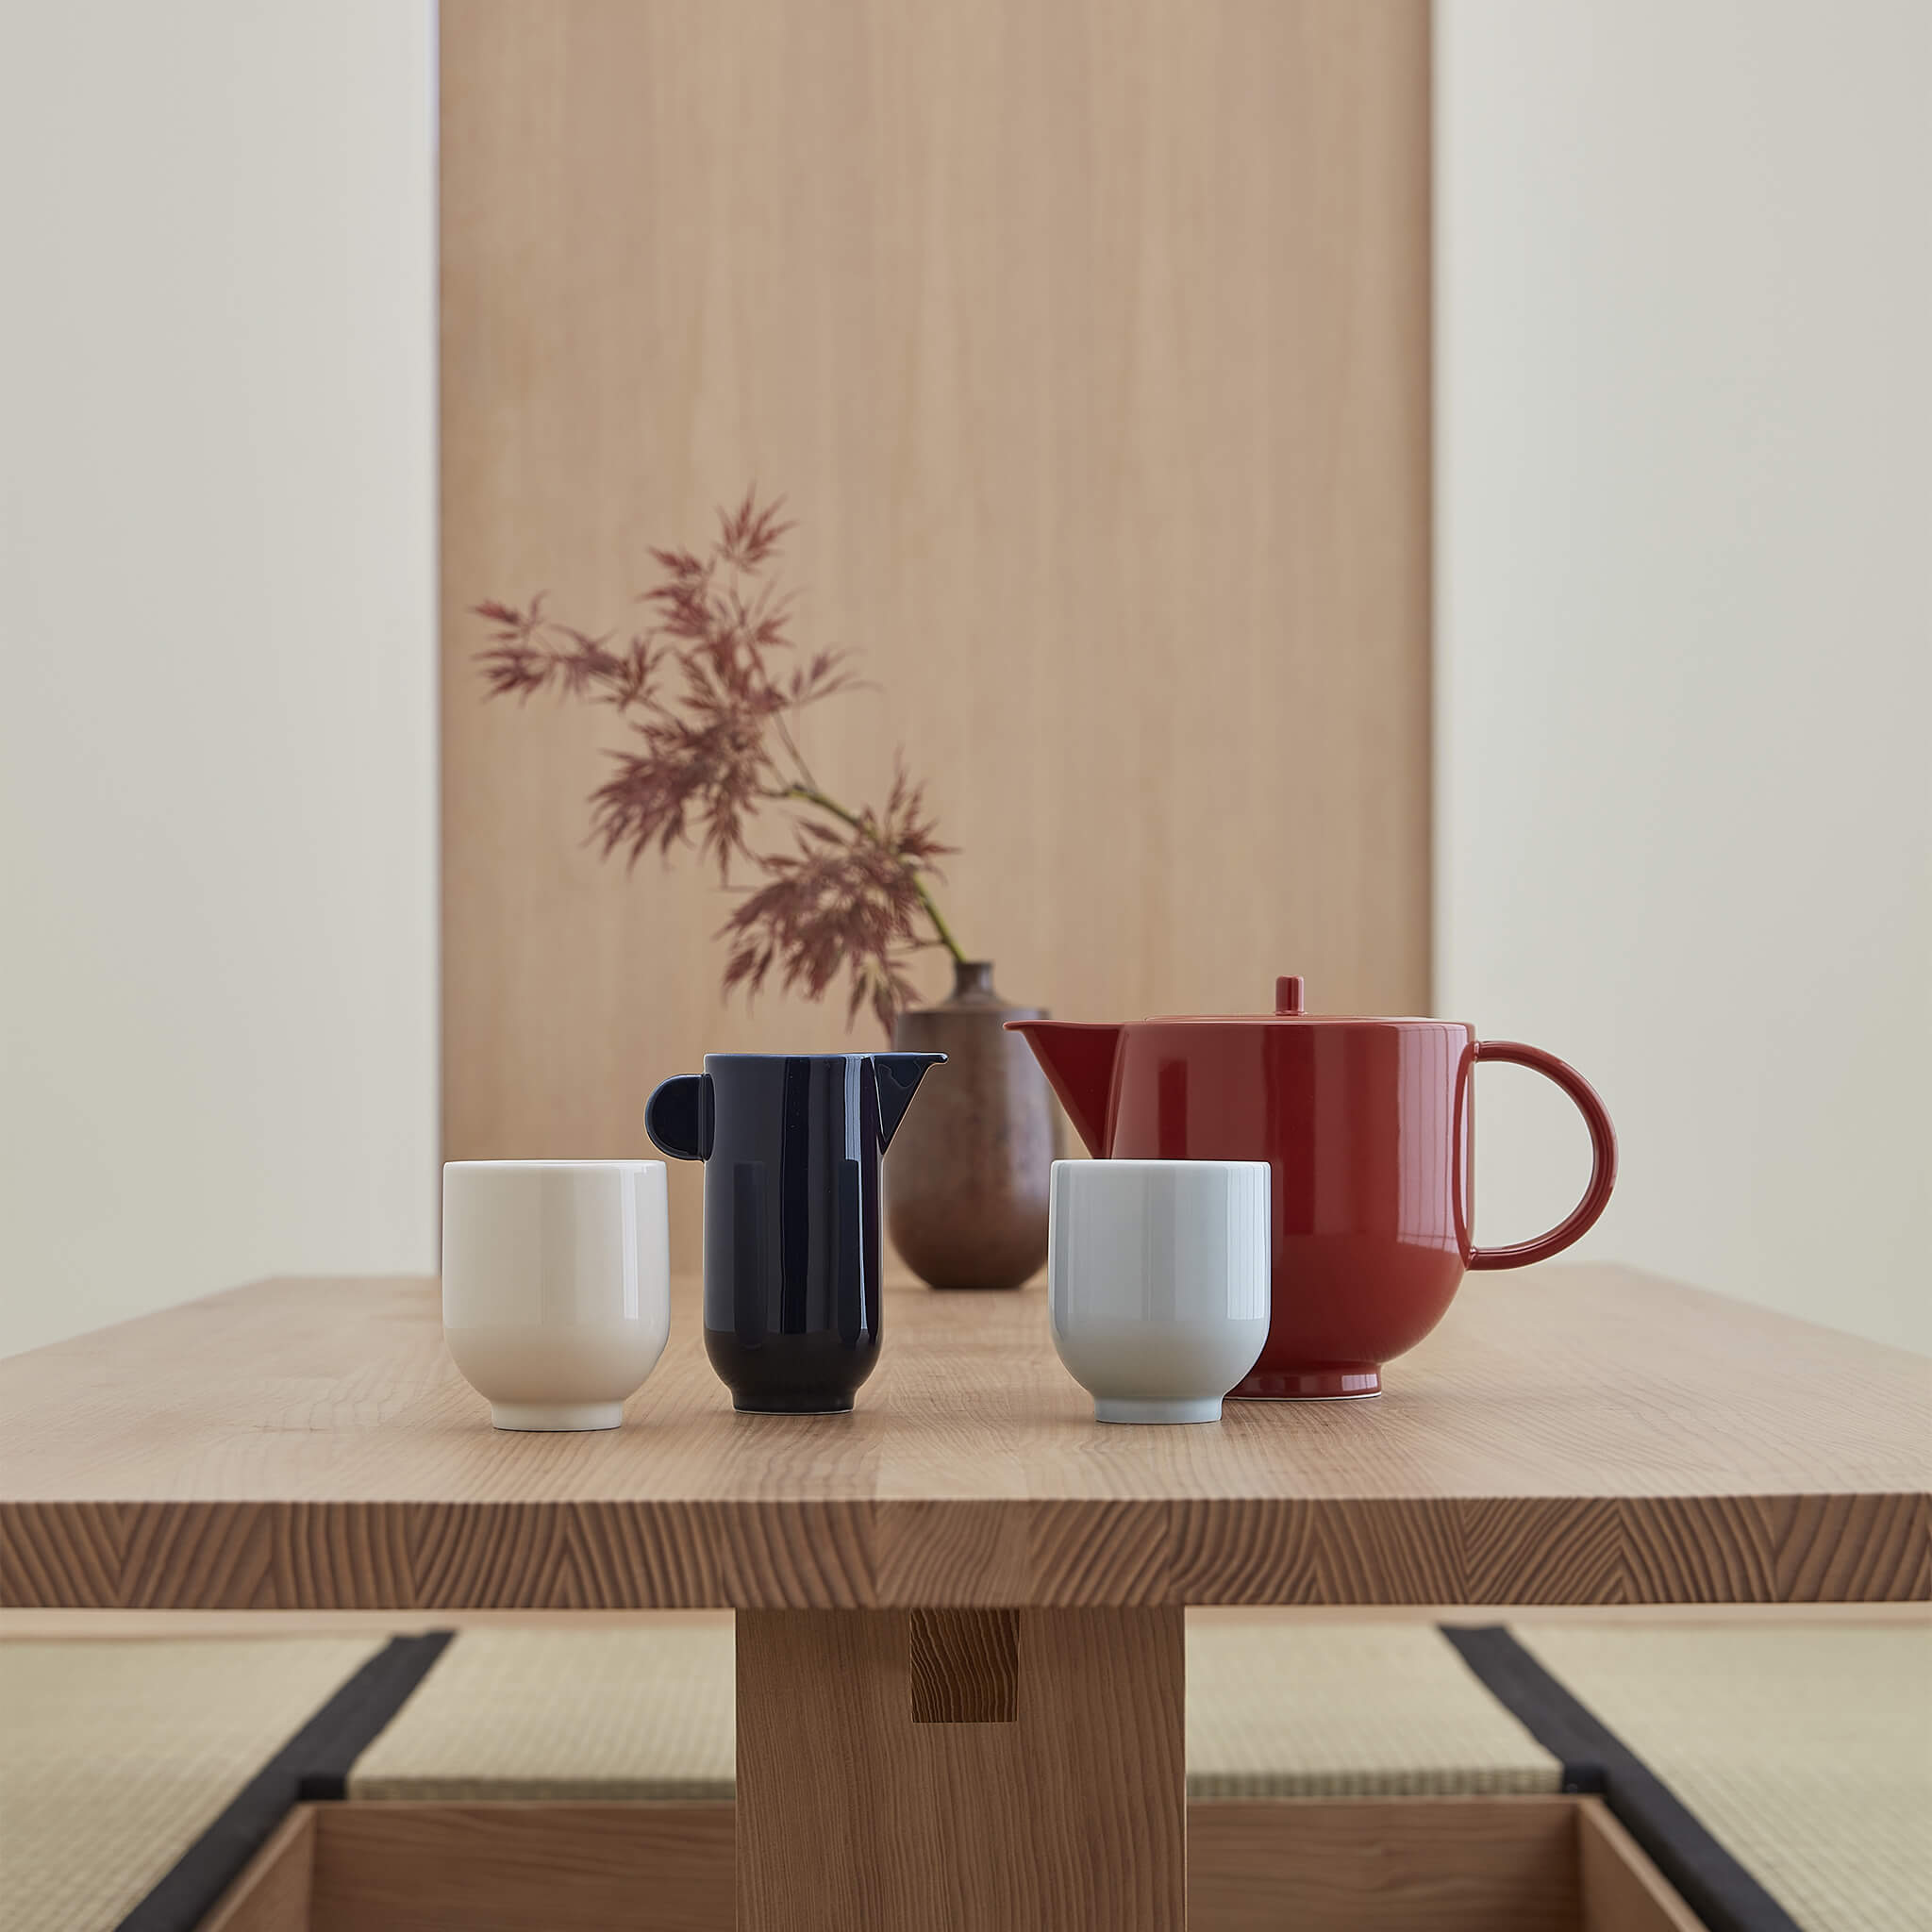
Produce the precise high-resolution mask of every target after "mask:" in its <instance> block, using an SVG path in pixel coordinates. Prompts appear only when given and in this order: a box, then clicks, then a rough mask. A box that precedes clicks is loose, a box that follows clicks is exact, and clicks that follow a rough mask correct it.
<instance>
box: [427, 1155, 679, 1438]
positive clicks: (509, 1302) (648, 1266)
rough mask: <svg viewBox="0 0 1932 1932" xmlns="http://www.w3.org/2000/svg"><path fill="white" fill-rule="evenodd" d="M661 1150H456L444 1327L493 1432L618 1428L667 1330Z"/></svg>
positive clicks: (445, 1202) (445, 1222)
mask: <svg viewBox="0 0 1932 1932" xmlns="http://www.w3.org/2000/svg"><path fill="white" fill-rule="evenodd" d="M664 1173H665V1170H664V1163H663V1162H662V1161H661V1160H452V1161H449V1162H447V1163H446V1164H445V1165H444V1167H443V1170H442V1332H443V1335H444V1338H445V1339H446V1340H447V1341H448V1342H449V1352H450V1354H451V1356H452V1357H455V1359H456V1365H457V1367H458V1369H460V1370H461V1371H462V1373H463V1377H464V1379H465V1380H466V1381H467V1382H468V1383H469V1384H470V1386H471V1387H472V1388H473V1389H475V1391H476V1392H477V1394H479V1395H481V1396H483V1397H484V1398H485V1400H487V1401H488V1402H489V1404H490V1417H491V1421H492V1422H493V1423H494V1424H496V1426H497V1427H498V1428H499V1429H614V1428H615V1427H616V1426H617V1425H618V1424H619V1423H621V1422H622V1421H623V1420H624V1403H625V1397H626V1396H628V1395H631V1394H633V1393H635V1391H637V1390H639V1389H641V1387H642V1386H643V1382H644V1378H645V1376H647V1375H648V1374H650V1373H651V1371H652V1370H653V1369H654V1368H655V1367H656V1366H657V1364H658V1357H659V1356H660V1355H662V1354H663V1353H664V1343H665V1341H666V1339H667V1338H668V1337H669V1335H670V1333H671V1251H670V1234H669V1216H668V1210H667V1207H666V1197H665V1186H664Z"/></svg>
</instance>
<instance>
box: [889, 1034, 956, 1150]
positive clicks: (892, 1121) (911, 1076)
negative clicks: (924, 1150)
mask: <svg viewBox="0 0 1932 1932" xmlns="http://www.w3.org/2000/svg"><path fill="white" fill-rule="evenodd" d="M945 1063H946V1057H945V1055H944V1054H942V1053H875V1054H874V1055H873V1057H872V1064H873V1071H874V1074H876V1075H877V1078H878V1093H879V1152H880V1153H881V1154H883V1153H884V1152H885V1151H886V1149H887V1148H888V1147H890V1146H891V1144H892V1136H893V1135H894V1134H896V1133H897V1132H898V1131H899V1123H900V1122H901V1121H902V1120H904V1119H905V1118H906V1109H907V1108H908V1107H910V1106H911V1105H912V1096H913V1095H914V1094H915V1093H917V1092H918V1091H919V1083H920V1082H921V1081H922V1080H923V1079H924V1078H925V1076H926V1075H927V1074H929V1073H931V1072H932V1070H933V1069H934V1068H935V1067H942V1066H944V1065H945Z"/></svg>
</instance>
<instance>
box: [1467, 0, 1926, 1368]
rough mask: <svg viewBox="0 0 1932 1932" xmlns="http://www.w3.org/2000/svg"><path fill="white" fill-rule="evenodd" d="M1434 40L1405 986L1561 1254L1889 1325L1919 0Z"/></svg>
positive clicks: (1911, 882)
mask: <svg viewBox="0 0 1932 1932" xmlns="http://www.w3.org/2000/svg"><path fill="white" fill-rule="evenodd" d="M1437 24H1438V36H1437V55H1438V62H1439V65H1438V72H1437V101H1438V128H1437V143H1438V149H1437V151H1438V164H1439V172H1438V196H1439V200H1438V210H1439V227H1438V244H1437V245H1438V270H1439V294H1438V300H1439V310H1438V357H1439V360H1438V385H1439V387H1438V395H1439V411H1440V417H1439V421H1440V452H1439V466H1440V467H1439V475H1438V503H1439V517H1440V529H1439V585H1438V608H1439V652H1440V658H1439V697H1438V704H1439V733H1440V735H1439V769H1438V832H1437V837H1438V866H1437V885H1438V902H1439V927H1438V940H1437V943H1438V973H1437V990H1438V1005H1439V1008H1440V1009H1441V1010H1442V1011H1445V1012H1453V1013H1455V1014H1456V1015H1457V1016H1458V1017H1463V1018H1468V1019H1472V1020H1474V1021H1475V1022H1476V1023H1477V1024H1478V1025H1479V1026H1480V1027H1481V1028H1482V1030H1484V1031H1485V1032H1488V1033H1492V1034H1500V1035H1506V1036H1513V1037H1516V1038H1523V1039H1529V1040H1533V1041H1537V1042H1539V1043H1541V1044H1543V1045H1546V1046H1548V1047H1550V1048H1552V1049H1553V1050H1554V1051H1556V1052H1558V1053H1561V1054H1563V1055H1565V1056H1566V1057H1568V1058H1572V1059H1574V1061H1575V1062H1576V1064H1577V1065H1578V1066H1580V1067H1581V1068H1582V1069H1583V1070H1584V1071H1585V1072H1586V1073H1588V1074H1591V1076H1592V1077H1593V1078H1594V1079H1595V1080H1596V1081H1597V1082H1598V1083H1599V1084H1600V1086H1601V1088H1602V1091H1603V1092H1604V1094H1605V1097H1606V1099H1607V1102H1608V1104H1609V1107H1610V1110H1611V1112H1612V1114H1613V1115H1614V1116H1615V1118H1616V1120H1617V1123H1618V1125H1619V1128H1620V1129H1621V1135H1622V1141H1623V1155H1624V1178H1623V1182H1622V1185H1621V1187H1620V1189H1619V1191H1618V1195H1617V1198H1616V1200H1615V1202H1614V1203H1613V1204H1612V1206H1611V1208H1610V1209H1609V1212H1608V1213H1607V1215H1606V1216H1605V1218H1604V1220H1603V1222H1602V1223H1601V1224H1599V1227H1598V1230H1597V1232H1596V1234H1595V1235H1594V1236H1593V1237H1592V1238H1591V1240H1590V1241H1589V1242H1588V1243H1587V1245H1586V1246H1585V1247H1584V1248H1582V1249H1580V1250H1578V1252H1579V1253H1582V1254H1590V1255H1595V1256H1601V1257H1621V1258H1624V1259H1628V1260H1632V1261H1636V1262H1641V1263H1642V1264H1644V1265H1646V1266H1649V1267H1652V1268H1655V1269H1657V1270H1660V1271H1664V1272H1667V1273H1670V1274H1675V1275H1679V1276H1682V1277H1683V1278H1685V1279H1688V1280H1691V1281H1696V1282H1701V1283H1704V1284H1705V1285H1707V1286H1708V1287H1712V1288H1716V1289H1721V1290H1723V1291H1726V1292H1728V1293H1731V1294H1736V1295H1741V1296H1747V1297H1749V1298H1751V1299H1754V1300H1757V1301H1761V1302H1763V1303H1766V1304H1767V1305H1769V1306H1772V1307H1779V1308H1784V1309H1788V1310H1790V1311H1793V1312H1796V1313H1800V1314H1804V1315H1807V1316H1809V1317H1811V1318H1813V1319H1815V1320H1817V1321H1820V1322H1824V1323H1829V1324H1835V1325H1838V1326H1841V1327H1844V1328H1849V1329H1856V1330H1858V1331H1861V1332H1863V1333H1865V1334H1868V1335H1873V1336H1876V1337H1880V1338H1882V1339H1886V1340H1890V1341H1901V1342H1906V1343H1909V1344H1911V1345H1914V1346H1917V1347H1921V1348H1928V1347H1932V1199H1928V1189H1927V1174H1928V1171H1932V1112H1928V1101H1932V912H1928V895H1932V888H1928V878H1932V804H1928V801H1932V780H1928V777H1927V770H1928V756H1927V749H1926V740H1927V727H1928V721H1932V488H1928V480H1927V479H1928V477H1932V217H1928V213H1927V208H1928V194H1932V115H1928V114H1927V112H1926V106H1925V103H1926V100H1927V97H1928V93H1932V7H1928V6H1927V5H1926V4H1925V0H1840V4H1838V5H1833V6H1825V5H1821V4H1819V0H1696V4H1694V5H1687V4H1685V0H1615V4H1612V0H1439V6H1438V8H1437ZM1482 1083H1483V1108H1484V1114H1483V1121H1482V1133H1481V1140H1482V1153H1481V1158H1480V1160H1479V1163H1478V1170H1479V1176H1480V1184H1479V1195H1480V1216H1479V1219H1480V1233H1481V1235H1482V1237H1483V1238H1484V1239H1490V1240H1494V1239H1501V1238H1508V1237H1515V1236H1519V1235H1522V1234H1524V1233H1527V1232H1528V1231H1530V1230H1531V1229H1532V1228H1533V1227H1535V1226H1538V1225H1541V1224H1544V1223H1547V1222H1548V1221H1550V1220H1553V1219H1554V1218H1555V1216H1556V1213H1557V1210H1558V1209H1559V1208H1560V1207H1561V1206H1563V1205H1565V1204H1566V1203H1567V1201H1568V1199H1569V1198H1570V1197H1571V1196H1573V1195H1574V1191H1576V1189H1577V1187H1578V1185H1579V1183H1580V1176H1581V1174H1582V1171H1583V1165H1584V1159H1585V1156H1584V1152H1583V1139H1582V1132H1581V1129H1580V1127H1577V1126H1574V1125H1573V1124H1570V1123H1569V1122H1567V1121H1566V1120H1565V1119H1564V1118H1563V1116H1564V1112H1565V1107H1564V1103H1563V1102H1562V1101H1560V1100H1559V1099H1557V1098H1555V1097H1554V1096H1552V1097H1551V1098H1549V1099H1548V1100H1547V1101H1545V1100H1544V1099H1543V1098H1542V1097H1541V1094H1540V1093H1538V1092H1536V1091H1531V1090H1532V1089H1533V1088H1534V1087H1535V1086H1536V1085H1537V1084H1538V1083H1536V1082H1535V1080H1534V1076H1532V1075H1528V1074H1509V1073H1507V1072H1486V1073H1485V1074H1483V1076H1482Z"/></svg>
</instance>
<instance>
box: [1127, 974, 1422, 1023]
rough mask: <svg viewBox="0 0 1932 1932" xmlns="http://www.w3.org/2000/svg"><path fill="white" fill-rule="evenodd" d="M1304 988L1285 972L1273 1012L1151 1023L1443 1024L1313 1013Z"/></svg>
mask: <svg viewBox="0 0 1932 1932" xmlns="http://www.w3.org/2000/svg"><path fill="white" fill-rule="evenodd" d="M1303 995H1304V989H1303V981H1302V976H1301V974H1299V973H1284V974H1280V975H1279V976H1278V977H1277V978H1276V980H1275V982H1274V1011H1273V1012H1272V1013H1169V1014H1165V1015H1163V1016H1162V1017H1161V1018H1160V1019H1158V1020H1156V1021H1154V1022H1152V1023H1151V1024H1154V1025H1157V1026H1176V1025H1186V1024H1189V1023H1190V1022H1198V1023H1201V1024H1207V1025H1212V1026H1266V1025H1267V1024H1270V1022H1272V1021H1275V1020H1295V1021H1300V1022H1302V1023H1303V1024H1308V1025H1316V1026H1319V1025H1323V1024H1334V1025H1341V1026H1350V1025H1363V1024H1370V1025H1378V1026H1405V1025H1423V1024H1441V1023H1440V1022H1428V1021H1414V1020H1395V1019H1388V1018H1376V1019H1373V1020H1368V1019H1364V1018H1359V1017H1357V1018H1351V1017H1350V1016H1348V1015H1346V1014H1341V1013H1310V1012H1309V1011H1308V1010H1307V1007H1306V1006H1305V1004H1304V996H1303Z"/></svg>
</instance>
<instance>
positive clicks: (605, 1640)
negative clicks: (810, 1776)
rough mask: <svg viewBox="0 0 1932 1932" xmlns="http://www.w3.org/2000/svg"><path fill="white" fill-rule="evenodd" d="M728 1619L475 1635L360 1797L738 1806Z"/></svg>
mask: <svg viewBox="0 0 1932 1932" xmlns="http://www.w3.org/2000/svg"><path fill="white" fill-rule="evenodd" d="M734 1668H735V1667H734V1663H733V1655H732V1631H731V1625H730V1624H712V1625H706V1624H675V1625H670V1626H660V1627H658V1628H649V1627H646V1628H641V1629H636V1630H581V1631H579V1630H558V1629H543V1630H468V1631H465V1632H464V1633H463V1634H462V1635H461V1636H460V1637H458V1639H457V1641H455V1642H454V1643H453V1644H452V1645H451V1646H450V1648H449V1649H448V1651H447V1652H445V1653H444V1655H443V1657H442V1659H441V1662H440V1663H439V1664H438V1665H437V1667H436V1669H435V1670H434V1671H432V1672H431V1673H430V1674H429V1676H428V1679H427V1680H426V1681H425V1683H424V1684H423V1685H422V1686H421V1688H420V1689H419V1690H418V1691H416V1693H415V1695H414V1696H412V1697H411V1698H410V1699H409V1701H408V1704H406V1705H405V1706H404V1707H403V1708H402V1710H401V1711H400V1712H399V1713H398V1714H397V1716H396V1717H395V1719H394V1720H393V1721H392V1722H391V1724H390V1726H389V1728H388V1729H387V1730H385V1731H384V1732H383V1734H382V1735H381V1736H380V1737H379V1738H377V1739H376V1740H375V1743H374V1744H372V1745H371V1746H370V1747H369V1749H368V1750H367V1751H365V1752H364V1753H363V1754H362V1756H361V1757H360V1758H358V1760H357V1763H356V1767H355V1769H354V1771H352V1772H351V1773H350V1774H349V1795H350V1797H352V1798H440V1799H444V1800H457V1799H491V1798H577V1799H599V1798H606V1799H619V1798H728V1797H730V1796H731V1795H732V1790H733V1763H734V1758H735V1756H736V1749H737V1739H736V1724H737V1718H736V1711H737V1691H736V1684H735V1679H734Z"/></svg>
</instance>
